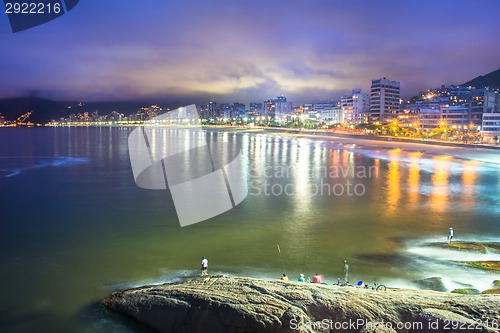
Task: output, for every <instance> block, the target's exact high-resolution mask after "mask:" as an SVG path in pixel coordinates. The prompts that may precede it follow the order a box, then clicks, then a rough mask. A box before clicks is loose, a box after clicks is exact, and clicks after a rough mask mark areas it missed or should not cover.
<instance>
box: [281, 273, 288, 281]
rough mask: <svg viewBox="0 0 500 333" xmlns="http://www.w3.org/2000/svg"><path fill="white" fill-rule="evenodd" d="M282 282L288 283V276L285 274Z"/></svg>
mask: <svg viewBox="0 0 500 333" xmlns="http://www.w3.org/2000/svg"><path fill="white" fill-rule="evenodd" d="M281 281H288V276H286V274H285V273H283V276H282V277H281Z"/></svg>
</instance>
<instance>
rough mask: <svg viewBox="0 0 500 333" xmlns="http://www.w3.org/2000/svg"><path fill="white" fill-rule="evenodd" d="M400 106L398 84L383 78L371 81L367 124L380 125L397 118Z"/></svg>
mask: <svg viewBox="0 0 500 333" xmlns="http://www.w3.org/2000/svg"><path fill="white" fill-rule="evenodd" d="M399 104H400V83H399V82H398V81H392V80H388V79H386V78H385V77H384V78H381V79H376V80H372V86H371V92H370V113H369V118H368V120H369V122H370V123H372V124H374V123H375V124H376V123H379V124H382V123H384V122H390V121H391V120H392V119H393V118H395V117H397V113H398V111H399Z"/></svg>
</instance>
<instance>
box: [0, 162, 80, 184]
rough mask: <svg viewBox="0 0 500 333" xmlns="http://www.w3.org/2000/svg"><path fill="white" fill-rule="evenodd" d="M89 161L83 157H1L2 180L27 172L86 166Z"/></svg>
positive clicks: (0, 173)
mask: <svg viewBox="0 0 500 333" xmlns="http://www.w3.org/2000/svg"><path fill="white" fill-rule="evenodd" d="M88 162H89V160H88V159H86V158H83V157H70V156H59V157H46V156H40V157H22V156H21V157H5V156H0V179H1V178H9V177H14V176H18V175H20V174H22V173H24V172H26V171H30V170H34V169H44V168H58V167H68V166H73V165H80V164H86V163H88Z"/></svg>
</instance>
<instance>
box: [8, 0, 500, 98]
mask: <svg viewBox="0 0 500 333" xmlns="http://www.w3.org/2000/svg"><path fill="white" fill-rule="evenodd" d="M125 3H126V5H124V4H125ZM0 7H2V12H1V13H0V59H1V60H0V98H1V97H17V96H26V95H30V94H35V95H38V96H40V97H46V98H52V99H58V100H61V99H71V100H85V101H100V100H133V99H162V100H185V101H189V102H198V101H203V100H208V99H215V100H217V101H218V102H230V101H241V102H244V103H248V102H251V101H262V100H264V99H267V98H270V97H273V96H276V95H281V94H284V95H285V96H287V97H288V98H289V100H291V101H296V102H305V101H328V100H331V99H337V98H338V97H339V96H340V95H341V94H344V93H346V92H350V90H351V89H353V88H356V87H360V88H363V89H364V90H365V91H367V90H368V89H369V86H370V83H371V79H374V78H378V77H382V76H385V77H388V78H390V79H394V80H398V81H401V86H402V95H403V96H404V97H409V96H412V95H414V94H415V93H417V92H418V91H420V90H423V89H428V88H432V87H438V86H440V85H441V84H459V83H463V82H465V81H467V80H469V79H472V78H474V77H476V76H478V75H483V74H487V73H489V72H491V71H493V70H496V69H497V68H499V67H500V1H498V0H491V1H484V0H482V1H472V0H471V1H456V0H455V1H401V0H398V1H333V0H327V1H272V0H267V1H256V0H253V1H237V0H231V1H213V0H204V1H177V0H176V1H172V0H147V1H140V0H131V1H123V0H98V1H97V0H82V1H80V3H79V4H78V5H77V6H76V7H75V8H74V9H73V10H72V11H70V12H69V13H67V14H65V15H63V16H62V17H60V18H58V19H56V20H54V21H51V22H49V23H46V24H44V25H41V26H38V27H35V28H33V29H30V30H26V31H23V32H19V33H12V31H11V29H10V26H9V23H8V19H7V16H6V15H5V14H4V10H3V6H0Z"/></svg>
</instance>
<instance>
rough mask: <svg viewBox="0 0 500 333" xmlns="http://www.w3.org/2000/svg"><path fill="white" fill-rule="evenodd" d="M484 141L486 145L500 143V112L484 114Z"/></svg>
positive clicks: (482, 132)
mask: <svg viewBox="0 0 500 333" xmlns="http://www.w3.org/2000/svg"><path fill="white" fill-rule="evenodd" d="M481 128H482V131H481V134H482V135H483V140H484V142H486V143H500V112H491V113H483V122H482V126H481Z"/></svg>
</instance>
